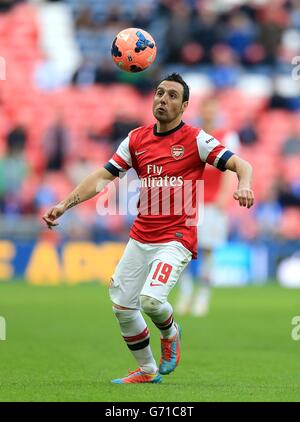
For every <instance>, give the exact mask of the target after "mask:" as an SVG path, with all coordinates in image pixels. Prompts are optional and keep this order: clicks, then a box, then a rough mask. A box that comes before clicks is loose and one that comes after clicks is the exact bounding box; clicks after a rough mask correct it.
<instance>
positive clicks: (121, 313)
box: [113, 306, 138, 323]
mask: <svg viewBox="0 0 300 422" xmlns="http://www.w3.org/2000/svg"><path fill="white" fill-rule="evenodd" d="M113 312H114V314H115V316H116V317H117V319H118V320H119V321H120V322H123V323H126V322H130V321H133V320H134V319H135V318H136V314H137V312H138V311H137V310H136V309H120V308H117V307H115V306H113Z"/></svg>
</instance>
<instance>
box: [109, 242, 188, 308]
mask: <svg viewBox="0 0 300 422" xmlns="http://www.w3.org/2000/svg"><path fill="white" fill-rule="evenodd" d="M191 259H192V253H191V252H190V251H189V250H188V249H186V248H185V247H184V246H183V245H182V244H181V243H180V242H177V241H172V242H168V243H151V244H149V243H141V242H138V241H136V240H134V239H130V240H129V242H128V244H127V246H126V248H125V251H124V254H123V256H122V258H121V260H120V261H119V263H118V265H117V267H116V270H115V273H114V274H113V276H112V280H111V284H110V288H109V295H110V298H111V300H112V302H113V303H115V304H116V305H120V306H124V307H126V308H132V309H140V307H141V306H140V295H145V296H150V297H153V298H155V299H157V300H159V301H160V302H162V303H164V302H166V300H167V297H168V294H169V293H170V291H171V289H172V288H173V287H174V286H175V284H176V282H177V281H178V279H179V276H180V274H181V272H182V271H183V270H184V268H185V267H186V266H187V264H188V263H189V262H190V260H191Z"/></svg>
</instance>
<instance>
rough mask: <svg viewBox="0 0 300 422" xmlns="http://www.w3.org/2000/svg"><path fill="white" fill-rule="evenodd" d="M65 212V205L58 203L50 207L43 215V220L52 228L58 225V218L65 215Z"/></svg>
mask: <svg viewBox="0 0 300 422" xmlns="http://www.w3.org/2000/svg"><path fill="white" fill-rule="evenodd" d="M64 212H65V208H64V206H63V205H61V204H58V205H55V206H54V207H52V208H50V210H49V211H47V212H46V214H44V215H43V220H44V221H45V223H46V224H47V226H48V229H50V230H52V227H54V226H58V223H56V220H57V219H58V218H59V217H60V216H62V215H63V213H64Z"/></svg>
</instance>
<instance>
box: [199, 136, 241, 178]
mask: <svg viewBox="0 0 300 422" xmlns="http://www.w3.org/2000/svg"><path fill="white" fill-rule="evenodd" d="M197 146H198V151H199V156H200V159H201V161H203V162H204V163H208V164H211V165H212V166H214V167H216V168H218V169H219V170H221V171H225V170H226V167H225V165H226V163H227V161H228V160H229V158H230V157H232V155H233V152H231V151H230V150H229V149H227V148H225V147H224V145H222V144H221V143H220V142H219V141H218V140H217V139H216V138H214V137H213V136H211V135H209V134H208V133H206V132H205V131H204V130H200V132H199V134H198V136H197Z"/></svg>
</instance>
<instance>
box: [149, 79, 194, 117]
mask: <svg viewBox="0 0 300 422" xmlns="http://www.w3.org/2000/svg"><path fill="white" fill-rule="evenodd" d="M182 99H183V86H182V85H181V84H180V83H178V82H174V81H163V82H162V83H161V84H159V85H158V87H157V89H156V92H155V96H154V102H153V114H154V117H155V118H156V119H157V120H158V121H159V122H162V123H170V122H172V121H173V120H175V119H177V118H178V116H180V115H182V113H183V112H184V110H185V109H186V107H187V105H188V102H187V101H185V102H183V101H182Z"/></svg>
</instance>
